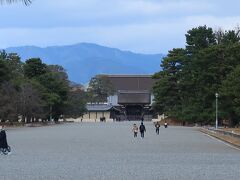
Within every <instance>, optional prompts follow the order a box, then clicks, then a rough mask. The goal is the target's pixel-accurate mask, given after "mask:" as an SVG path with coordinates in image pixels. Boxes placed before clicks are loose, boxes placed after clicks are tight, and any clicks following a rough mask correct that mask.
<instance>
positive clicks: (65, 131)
mask: <svg viewBox="0 0 240 180" xmlns="http://www.w3.org/2000/svg"><path fill="white" fill-rule="evenodd" d="M138 124H139V122H138ZM131 128H132V122H131V123H129V122H122V123H96V124H95V123H73V124H65V125H57V126H49V127H40V128H19V129H12V130H8V131H7V135H8V141H9V144H10V145H11V147H12V150H13V152H12V154H11V155H8V156H4V155H0V179H1V180H40V179H41V180H48V179H49V180H58V179H59V180H60V179H66V180H85V179H87V180H88V179H89V180H95V179H97V180H98V179H100V180H105V179H107V180H120V179H121V180H135V179H136V180H142V179H146V180H155V179H156V180H161V179H163V180H165V179H166V180H167V179H173V180H192V179H194V180H195V179H196V180H226V179H229V180H239V179H240V151H239V150H237V149H234V148H232V147H230V146H227V145H226V144H224V143H222V142H220V141H218V140H215V139H212V138H210V137H208V136H206V135H204V134H202V133H201V132H199V131H198V129H197V128H183V127H171V126H170V127H169V128H167V129H164V128H163V127H161V128H160V135H159V136H157V135H156V134H155V129H154V127H153V124H152V123H150V122H149V123H146V129H147V132H146V137H145V138H144V139H141V138H140V137H138V138H135V139H134V138H133V135H132V132H131Z"/></svg>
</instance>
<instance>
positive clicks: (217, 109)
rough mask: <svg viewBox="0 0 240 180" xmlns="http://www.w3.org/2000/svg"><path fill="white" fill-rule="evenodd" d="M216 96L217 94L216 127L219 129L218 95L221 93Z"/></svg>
mask: <svg viewBox="0 0 240 180" xmlns="http://www.w3.org/2000/svg"><path fill="white" fill-rule="evenodd" d="M215 96H216V129H217V128H218V96H219V94H218V93H216V94H215Z"/></svg>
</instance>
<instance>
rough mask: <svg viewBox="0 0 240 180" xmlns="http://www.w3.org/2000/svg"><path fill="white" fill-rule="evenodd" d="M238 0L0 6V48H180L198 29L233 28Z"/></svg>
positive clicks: (239, 14) (48, 1)
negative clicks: (82, 44)
mask: <svg viewBox="0 0 240 180" xmlns="http://www.w3.org/2000/svg"><path fill="white" fill-rule="evenodd" d="M239 7H240V1H239V0H228V1H226V0H201V1H200V0H34V1H33V3H32V4H31V5H30V6H27V7H26V6H24V5H23V4H21V3H17V4H12V5H6V4H3V5H0V17H1V21H0V48H6V47H11V46H23V45H34V46H40V47H46V46H53V45H70V44H76V43H80V42H89V43H96V44H100V45H104V46H109V47H114V48H119V49H122V50H130V51H133V52H138V53H167V52H168V50H171V49H172V48H178V47H184V46H185V34H186V32H187V31H188V30H189V29H191V28H193V27H198V26H200V25H207V26H210V27H212V28H213V29H214V30H217V29H219V28H222V29H225V30H228V29H234V28H235V27H237V26H239V23H240V11H239Z"/></svg>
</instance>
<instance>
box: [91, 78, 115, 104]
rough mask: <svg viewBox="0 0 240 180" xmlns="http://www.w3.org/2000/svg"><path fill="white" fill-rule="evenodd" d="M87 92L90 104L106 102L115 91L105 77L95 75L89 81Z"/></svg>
mask: <svg viewBox="0 0 240 180" xmlns="http://www.w3.org/2000/svg"><path fill="white" fill-rule="evenodd" d="M88 92H89V94H90V96H91V97H92V98H91V101H92V102H98V103H99V102H106V101H107V97H108V96H110V95H113V94H114V92H115V90H114V87H113V85H112V83H111V81H110V80H109V79H108V77H107V76H105V75H97V76H95V77H93V78H92V79H91V80H90V83H89V87H88Z"/></svg>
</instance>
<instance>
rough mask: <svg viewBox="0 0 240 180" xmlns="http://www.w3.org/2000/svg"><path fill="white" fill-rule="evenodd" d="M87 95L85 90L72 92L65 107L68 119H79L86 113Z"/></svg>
mask: <svg viewBox="0 0 240 180" xmlns="http://www.w3.org/2000/svg"><path fill="white" fill-rule="evenodd" d="M86 96H87V94H86V92H84V91H83V90H76V91H70V92H69V95H68V99H67V103H66V107H65V111H64V114H65V115H66V117H71V118H79V117H81V116H82V115H83V114H84V113H85V112H86V111H87V109H86V103H87V101H86V100H87V97H86Z"/></svg>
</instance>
